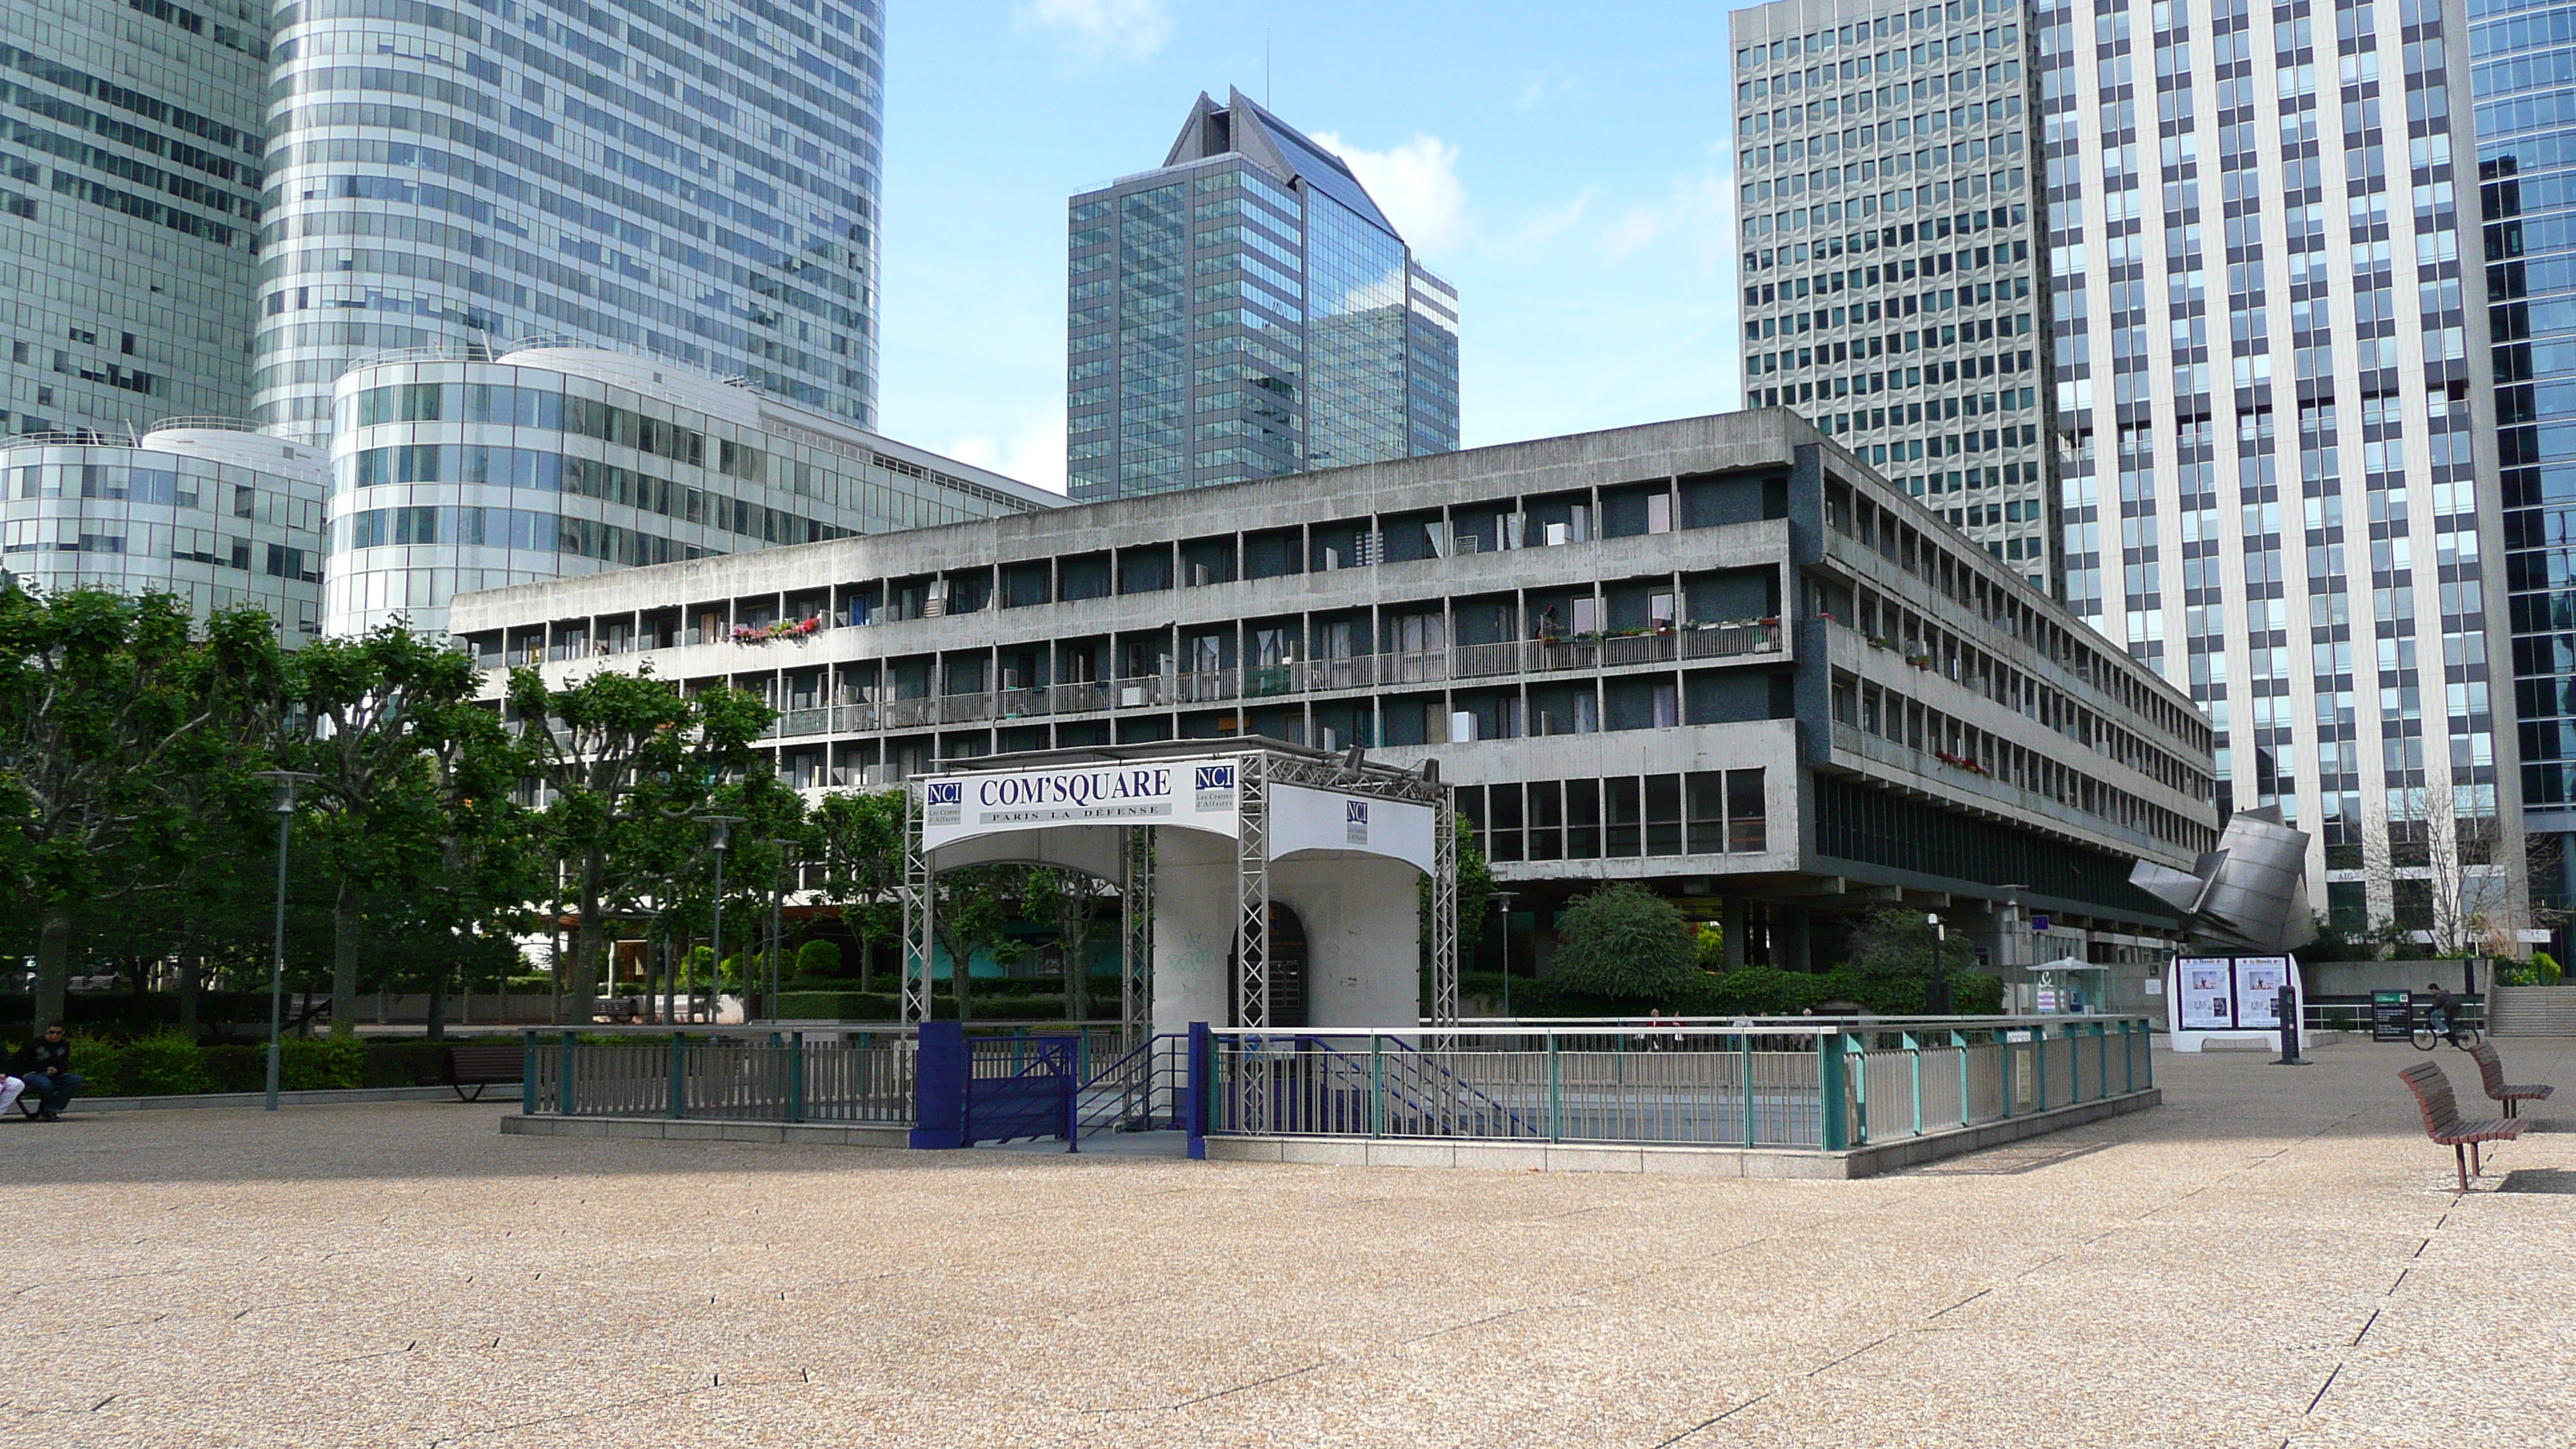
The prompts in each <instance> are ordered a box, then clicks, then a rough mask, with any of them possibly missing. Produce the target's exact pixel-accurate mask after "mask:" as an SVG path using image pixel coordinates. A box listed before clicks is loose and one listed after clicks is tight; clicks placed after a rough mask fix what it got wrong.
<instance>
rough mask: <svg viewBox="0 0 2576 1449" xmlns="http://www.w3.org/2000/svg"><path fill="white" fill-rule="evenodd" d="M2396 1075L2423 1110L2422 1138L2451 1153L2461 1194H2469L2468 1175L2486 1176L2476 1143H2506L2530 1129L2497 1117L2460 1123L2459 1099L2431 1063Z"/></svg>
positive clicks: (2440, 1070)
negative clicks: (2445, 1148) (2403, 1081)
mask: <svg viewBox="0 0 2576 1449" xmlns="http://www.w3.org/2000/svg"><path fill="white" fill-rule="evenodd" d="M2397 1075H2398V1076H2400V1077H2403V1078H2405V1080H2406V1085H2407V1087H2408V1088H2409V1089H2410V1090H2412V1091H2413V1092H2414V1093H2415V1105H2416V1106H2418V1107H2421V1108H2423V1109H2424V1135H2425V1136H2427V1137H2430V1138H2432V1139H2433V1140H2434V1141H2435V1142H2437V1143H2439V1144H2441V1145H2442V1146H2444V1147H2448V1148H2450V1149H2451V1157H2452V1159H2453V1160H2454V1161H2455V1162H2457V1163H2458V1164H2459V1169H2460V1191H2462V1192H2467V1191H2468V1190H2469V1178H2470V1177H2471V1175H2473V1174H2474V1175H2476V1176H2480V1177H2483V1176H2485V1175H2486V1166H2485V1164H2483V1163H2481V1162H2479V1161H2478V1144H2479V1143H2481V1142H2510V1141H2512V1140H2513V1139H2514V1138H2517V1137H2520V1136H2521V1135H2522V1129H2523V1128H2524V1127H2526V1126H2528V1125H2530V1124H2528V1123H2525V1122H2519V1121H2514V1122H2508V1121H2506V1120H2505V1119H2503V1118H2501V1117H2497V1118H2493V1119H2490V1120H2488V1121H2484V1122H2463V1121H2461V1120H2460V1103H2459V1099H2458V1098H2456V1097H2453V1096H2452V1095H2451V1079H2450V1078H2449V1077H2446V1076H2444V1075H2443V1074H2442V1069H2441V1068H2440V1067H2439V1066H2437V1065H2435V1064H2434V1063H2432V1062H2422V1063H2418V1064H2417V1065H2415V1066H2411V1067H2408V1068H2407V1069H2406V1070H2404V1071H2402V1072H2399V1073H2398V1074H2397Z"/></svg>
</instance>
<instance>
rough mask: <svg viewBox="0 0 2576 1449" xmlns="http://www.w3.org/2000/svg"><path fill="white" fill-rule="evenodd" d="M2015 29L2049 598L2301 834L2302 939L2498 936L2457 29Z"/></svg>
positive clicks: (2504, 799) (2491, 496) (2298, 6)
mask: <svg viewBox="0 0 2576 1449" xmlns="http://www.w3.org/2000/svg"><path fill="white" fill-rule="evenodd" d="M2035 15H2036V22H2037V28H2038V31H2039V51H2040V66H2041V93H2042V96H2043V98H2044V100H2043V107H2042V110H2043V119H2042V125H2043V138H2044V144H2045V147H2046V151H2047V185H2048V207H2049V211H2048V227H2049V237H2048V240H2049V245H2050V253H2049V261H2050V282H2049V290H2050V292H2051V293H2052V294H2053V298H2054V327H2053V331H2054V343H2055V354H2056V355H2055V357H2054V359H2053V363H2054V369H2055V382H2056V391H2057V396H2056V415H2055V424H2056V428H2057V434H2056V442H2057V446H2058V449H2059V463H2058V467H2059V471H2060V473H2061V474H2062V485H2061V487H2062V507H2063V510H2064V515H2065V517H2064V525H2063V526H2064V530H2065V552H2066V555H2067V569H2068V585H2067V593H2068V596H2069V599H2070V601H2071V602H2073V603H2074V604H2075V605H2076V606H2077V607H2078V608H2079V609H2080V610H2081V611H2082V612H2083V613H2085V614H2086V615H2087V616H2088V617H2089V618H2090V619H2092V620H2093V621H2094V622H2095V624H2096V627H2098V628H2100V629H2102V630H2103V631H2104V632H2105V633H2107V634H2109V635H2110V636H2111V637H2112V638H2114V639H2116V640H2119V641H2122V642H2124V643H2125V644H2126V645H2127V646H2128V648H2129V650H2130V652H2131V653H2132V654H2134V655H2136V656H2137V657H2139V658H2141V659H2143V660H2146V661H2148V662H2149V663H2151V664H2153V665H2154V666H2155V667H2156V668H2158V669H2160V670H2161V671H2162V672H2163V673H2164V674H2165V676H2166V677H2167V678H2169V679H2171V680H2173V681H2174V682H2175V683H2176V684H2179V685H2183V686H2184V687H2186V688H2188V689H2189V690H2190V692H2191V696H2192V698H2193V699H2194V700H2195V701H2197V702H2198V703H2199V704H2200V706H2201V708H2202V709H2203V710H2205V711H2207V712H2208V714H2209V716H2210V720H2211V722H2212V724H2213V725H2214V726H2215V727H2216V729H2217V732H2218V733H2217V742H2218V751H2217V755H2218V772H2219V775H2220V777H2221V779H2222V781H2223V782H2224V783H2223V785H2222V792H2223V793H2222V796H2221V799H2222V803H2232V804H2234V805H2236V806H2255V805H2267V806H2268V805H2277V806H2278V807H2279V808H2280V810H2281V813H2282V815H2283V816H2284V817H2285V818H2286V819H2287V820H2289V821H2290V822H2291V823H2292V824H2294V825H2296V826H2298V827H2299V828H2300V829H2302V830H2305V831H2307V832H2309V834H2310V835H2311V836H2312V838H2313V839H2314V841H2315V847H2314V854H2313V855H2312V857H2311V860H2310V867H2309V868H2310V880H2309V892H2310V898H2311V899H2312V900H2313V901H2315V902H2316V903H2317V904H2318V905H2320V906H2321V907H2323V908H2324V909H2325V910H2326V912H2327V913H2328V914H2329V915H2330V916H2331V917H2333V918H2334V919H2335V922H2336V924H2338V925H2341V926H2344V927H2346V928H2359V927H2361V926H2363V925H2365V924H2368V923H2373V922H2376V923H2387V922H2390V921H2392V920H2393V921H2394V922H2395V923H2396V924H2397V925H2399V926H2400V927H2403V928H2408V929H2412V930H2417V931H2426V932H2441V931H2445V930H2456V929H2457V928H2459V926H2460V924H2461V921H2462V920H2463V918H2464V917H2465V916H2470V915H2476V916H2481V917H2485V918H2486V919H2487V920H2488V921H2490V922H2498V921H2501V920H2504V919H2505V918H2519V913H2520V909H2521V907H2520V896H2521V893H2522V890H2523V882H2522V881H2521V879H2520V878H2519V861H2520V859H2521V855H2520V829H2521V826H2520V818H2521V817H2520V804H2519V799H2518V796H2519V788H2518V787H2519V784H2520V777H2519V773H2518V771H2517V770H2516V768H2515V765H2514V753H2515V748H2514V739H2513V735H2512V731H2511V729H2510V727H2509V721H2510V715H2503V716H2502V720H2501V721H2500V718H2499V716H2500V713H2501V712H2502V711H2504V710H2505V709H2506V708H2507V704H2506V702H2505V701H2504V700H2502V699H2501V698H2499V697H2498V694H2497V692H2496V691H2495V689H2494V688H2493V685H2494V682H2495V680H2496V678H2497V677H2498V671H2500V669H2501V667H2502V665H2503V662H2504V661H2503V660H2502V659H2500V658H2495V657H2491V655H2490V650H2489V642H2488V641H2489V640H2490V639H2496V640H2501V639H2504V638H2506V637H2507V634H2506V631H2505V612H2504V605H2505V597H2504V589H2503V588H2502V587H2501V584H2502V582H2503V581H2502V578H2501V577H2500V576H2499V577H2490V576H2489V575H2488V573H2487V566H2488V565H2489V564H2491V563H2494V562H2496V561H2497V560H2498V559H2499V557H2500V556H2501V550H2502V546H2503V537H2504V536H2503V533H2502V531H2501V529H2500V527H2499V520H2500V510H2499V509H2498V508H2497V507H2496V498H2497V494H2496V485H2495V479H2496V476H2497V474H2496V471H2495V468H2496V458H2495V455H2494V451H2493V448H2492V447H2491V446H2488V445H2483V444H2482V442H2481V434H2482V433H2485V432H2486V431H2487V430H2488V429H2489V427H2490V426H2491V424H2492V421H2493V419H2492V418H2491V417H2490V416H2489V415H2488V413H2487V409H2488V407H2489V406H2490V400H2491V389H2490V387H2489V379H2488V367H2489V352H2488V345H2487V336H2486V322H2487V317H2486V311H2485V305H2484V302H2485V298H2484V293H2485V285H2484V284H2485V278H2484V277H2483V276H2481V275H2480V272H2479V269H2478V268H2477V267H2476V266H2475V264H2474V252H2473V253H2472V261H2471V263H2470V265H2468V266H2467V267H2465V268H2464V267H2463V264H2462V258H2461V255H2460V241H2461V225H2462V219H2463V208H2462V204H2461V203H2462V200H2463V197H2462V196H2461V194H2460V188H2461V186H2462V184H2463V183H2464V182H2465V181H2466V180H2467V171H2466V163H2467V159H2468V158H2467V156H2466V154H2465V150H2466V147H2467V145H2468V135H2469V131H2470V123H2469V107H2468V102H2469V86H2468V54H2467V51H2466V49H2465V48H2464V47H2463V45H2462V42H2463V41H2464V40H2465V39H2467V33H2466V32H2467V25H2466V21H2465V17H2464V12H2462V11H2461V10H2460V9H2459V8H2458V7H2457V5H2456V3H2454V4H2451V5H2445V4H2443V3H2440V0H2391V3H2380V4H2371V3H2361V4H2347V5H2340V6H2338V5H2336V4H2332V3H2315V4H2311V3H2310V0H2287V3H2284V4H2280V5H2264V6H2251V5H2248V4H2246V3H2245V0H2118V3H2102V4H2092V5H2086V4H2075V3H2052V4H2044V5H2042V6H2040V7H2039V8H2038V9H2037V10H2036V12H2035ZM2467 216H2468V219H2469V221H2470V224H2471V226H2472V228H2474V226H2475V217H2476V213H2475V211H2474V210H2473V209H2471V210H2469V211H2468V212H2467ZM2470 236H2471V242H2472V246H2474V245H2475V236H2476V233H2475V231H2474V229H2472V231H2471V233H2470ZM2500 722H2503V723H2506V725H2507V727H2506V728H2502V729H2500V728H2499V724H2500ZM2419 939H2421V938H2419ZM2434 939H2435V941H2436V943H2437V944H2445V943H2446V938H2444V937H2442V936H2439V935H2436V936H2435V937H2434Z"/></svg>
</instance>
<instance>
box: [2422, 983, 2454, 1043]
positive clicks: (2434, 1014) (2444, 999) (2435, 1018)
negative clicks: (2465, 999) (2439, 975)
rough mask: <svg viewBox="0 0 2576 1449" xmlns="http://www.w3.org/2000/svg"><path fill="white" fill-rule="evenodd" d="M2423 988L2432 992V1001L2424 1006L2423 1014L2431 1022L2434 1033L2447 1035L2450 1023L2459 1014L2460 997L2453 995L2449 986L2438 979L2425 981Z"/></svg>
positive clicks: (2449, 1032)
mask: <svg viewBox="0 0 2576 1449" xmlns="http://www.w3.org/2000/svg"><path fill="white" fill-rule="evenodd" d="M2424 989H2425V990H2427V991H2430V992H2432V993H2433V1000H2432V1003H2431V1004H2430V1005H2429V1006H2428V1007H2427V1008H2426V1010H2425V1013H2424V1014H2425V1016H2426V1017H2427V1018H2428V1019H2429V1020H2430V1021H2431V1022H2432V1023H2433V1030H2434V1031H2435V1032H2436V1033H2438V1034H2440V1035H2442V1036H2449V1035H2450V1034H2451V1023H2452V1022H2453V1021H2455V1020H2456V1019H2458V1016H2459V1011H2460V998H2458V997H2456V996H2453V995H2452V994H2451V988H2449V987H2447V986H2444V985H2442V984H2441V983H2440V982H2438V981H2427V982H2425V983H2424Z"/></svg>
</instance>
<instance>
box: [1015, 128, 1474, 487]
mask: <svg viewBox="0 0 2576 1449" xmlns="http://www.w3.org/2000/svg"><path fill="white" fill-rule="evenodd" d="M1070 232H1071V235H1070V242H1071V246H1070V261H1069V264H1068V278H1067V283H1068V300H1069V304H1070V315H1069V321H1070V324H1071V325H1070V329H1069V342H1068V347H1069V354H1070V355H1069V357H1068V359H1067V363H1066V396H1065V401H1066V404H1067V409H1066V411H1067V438H1066V445H1065V454H1066V456H1065V471H1066V477H1067V479H1068V480H1069V482H1070V485H1071V492H1072V494H1073V496H1074V497H1075V498H1076V499H1079V500H1092V499H1101V498H1118V497H1125V496H1130V495H1134V494H1141V493H1158V492H1162V491H1165V490H1168V489H1173V488H1189V487H1199V486H1205V485H1207V484H1212V483H1232V482H1236V481H1238V480H1240V479H1244V478H1258V477H1266V476H1270V475H1274V474H1281V473H1295V472H1302V471H1306V470H1309V469H1315V468H1331V467H1337V466H1340V465H1343V464H1348V463H1368V462H1376V461H1379V460H1382V459H1386V458H1402V457H1411V456H1419V455H1422V454H1426V453H1442V452H1448V451H1450V450H1453V449H1455V448H1456V447H1457V446H1458V293H1457V291H1456V289H1455V288H1453V287H1451V286H1449V285H1448V284H1447V283H1446V282H1443V281H1441V280H1440V279H1439V278H1437V277H1435V276H1433V275H1432V274H1431V273H1430V272H1428V271H1425V270H1424V269H1423V268H1422V267H1421V265H1420V264H1418V263H1417V262H1415V261H1414V260H1413V253H1412V249H1411V248H1410V247H1409V246H1407V245H1406V243H1405V241H1404V238H1403V237H1402V236H1400V235H1398V234H1397V232H1396V230H1395V225H1394V223H1392V222H1390V221H1389V220H1387V217H1386V214H1385V213H1384V212H1382V211H1380V210H1379V209H1378V206H1377V203H1376V202H1375V201H1373V200H1371V199H1370V198H1369V194H1368V191H1367V188H1365V187H1363V186H1361V185H1360V182H1359V178H1358V177H1356V176H1354V175H1352V174H1351V171H1350V168H1348V167H1347V166H1345V165H1343V164H1342V162H1341V161H1340V160H1339V159H1337V158H1335V157H1334V156H1333V155H1332V154H1331V153H1329V152H1327V151H1325V150H1324V149H1323V148H1322V147H1320V146H1317V145H1316V144H1315V143H1314V142H1313V141H1310V140H1308V139H1307V138H1306V137H1305V136H1303V135H1301V134H1299V133H1298V132H1297V131H1296V130H1295V129H1293V128H1291V127H1290V126H1288V125H1286V124H1285V123H1283V122H1282V121H1280V120H1279V118H1278V117H1276V116H1273V115H1271V114H1270V113H1269V112H1267V111H1265V110H1263V109H1262V108H1261V107H1259V106H1257V105H1255V104H1253V103H1252V102H1251V101H1250V100H1248V99H1246V98H1245V97H1244V95H1243V93H1242V92H1240V91H1235V92H1231V93H1229V95H1228V97H1227V99H1226V102H1225V104H1223V105H1219V104H1218V103H1217V102H1216V101H1214V100H1213V99H1211V98H1210V97H1208V96H1206V95H1204V94H1202V95H1201V96H1200V97H1199V99H1198V104H1197V105H1196V106H1194V107H1193V108H1192V109H1191V112H1190V118H1189V122H1188V124H1186V125H1184V126H1183V127H1182V128H1181V134H1180V138H1179V139H1178V140H1177V141H1175V142H1174V143H1173V144H1172V149H1171V153H1170V154H1169V155H1168V156H1167V157H1165V158H1164V162H1163V165H1162V167H1161V168H1160V169H1158V170H1154V171H1148V172H1145V173H1143V174H1141V175H1137V176H1130V177H1127V178H1126V179H1124V180H1121V181H1118V182H1116V183H1114V184H1112V185H1110V186H1107V187H1104V188H1102V189H1100V190H1097V191H1088V192H1084V193H1082V194H1080V195H1077V196H1075V197H1074V198H1073V200H1072V203H1071V216H1070Z"/></svg>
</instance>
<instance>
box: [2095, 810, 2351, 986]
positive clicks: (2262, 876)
mask: <svg viewBox="0 0 2576 1449" xmlns="http://www.w3.org/2000/svg"><path fill="white" fill-rule="evenodd" d="M2129 883H2130V884H2131V885H2134V886H2136V887H2137V888H2138V889H2140V890H2142V891H2145V892H2146V893H2147V894H2149V895H2151V896H2154V897H2155V898H2156V899H2157V900H2160V901H2163V902H2164V903H2165V904H2167V905H2169V906H2172V907H2173V908H2174V909H2175V910H2177V911H2180V912H2181V913H2182V917H2183V926H2184V929H2185V930H2187V931H2189V932H2190V934H2191V939H2192V942H2193V944H2194V945H2195V946H2198V947H2202V948H2206V949H2211V950H2217V951H2224V952H2228V953H2231V954H2239V955H2250V956H2255V955H2278V954H2280V953H2283V952H2287V951H2295V950H2297V949H2298V948H2299V947H2301V946H2304V945H2306V944H2308V943H2309V942H2310V941H2313V940H2315V939H2316V938H2317V922H2316V914H2315V912H2313V911H2312V910H2310V909H2309V907H2308V834H2307V832H2306V831H2304V830H2299V829H2296V828H2294V827H2292V826H2291V825H2289V824H2288V823H2287V822H2285V821H2283V820H2282V819H2281V811H2280V808H2279V807H2278V806H2269V805H2267V806H2265V807H2263V808H2262V809H2259V810H2239V811H2237V812H2236V813H2235V814H2234V815H2231V816H2229V817H2228V821H2227V828H2226V829H2225V830H2224V831H2221V832H2220V833H2219V837H2218V848H2217V849H2216V850H2213V851H2209V852H2207V853H2206V854H2204V855H2202V856H2201V857H2200V858H2199V859H2198V860H2197V861H2195V862H2193V864H2192V868H2191V869H2190V870H2188V871H2180V870H2175V869H2174V868H2173V867H2171V866H2165V865H2158V864H2156V863H2155V862H2153V861H2147V860H2142V861H2139V862H2138V863H2137V865H2136V866H2135V867H2133V868H2132V869H2131V870H2130V871H2129Z"/></svg>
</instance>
